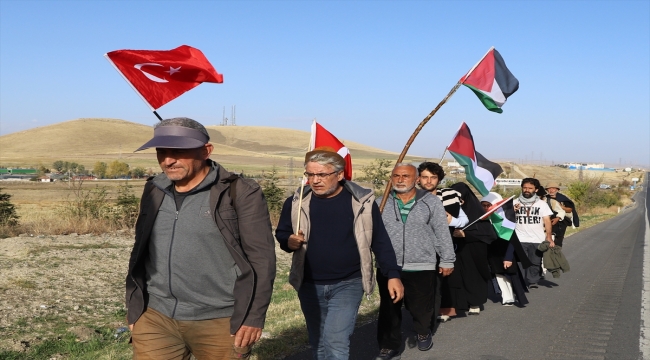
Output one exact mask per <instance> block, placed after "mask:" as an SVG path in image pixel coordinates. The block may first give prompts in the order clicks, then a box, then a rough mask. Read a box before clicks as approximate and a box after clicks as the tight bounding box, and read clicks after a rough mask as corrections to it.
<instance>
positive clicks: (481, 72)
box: [460, 47, 519, 114]
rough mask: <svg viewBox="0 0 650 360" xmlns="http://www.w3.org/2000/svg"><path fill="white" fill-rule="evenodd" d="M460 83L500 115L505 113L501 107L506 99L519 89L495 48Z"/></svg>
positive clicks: (517, 82) (515, 79) (517, 83)
mask: <svg viewBox="0 0 650 360" xmlns="http://www.w3.org/2000/svg"><path fill="white" fill-rule="evenodd" d="M460 83H461V84H463V85H465V86H467V87H468V88H470V89H471V90H472V91H473V92H474V94H476V96H478V98H479V100H481V102H482V103H483V105H485V107H486V108H487V109H488V110H490V111H494V112H496V113H499V114H500V113H502V112H503V110H501V107H502V106H503V104H505V103H506V99H508V97H510V95H512V94H514V93H515V91H517V89H519V80H517V78H515V77H514V76H513V75H512V73H511V72H510V70H508V68H507V67H506V63H505V62H504V61H503V58H502V57H501V55H500V54H499V52H498V51H497V50H496V49H495V48H494V47H491V48H490V50H489V51H488V52H487V54H485V56H483V58H482V59H481V60H480V61H479V62H478V63H477V64H476V65H474V67H473V68H472V69H471V70H470V71H469V72H468V73H467V74H466V75H465V76H463V77H462V78H461V79H460Z"/></svg>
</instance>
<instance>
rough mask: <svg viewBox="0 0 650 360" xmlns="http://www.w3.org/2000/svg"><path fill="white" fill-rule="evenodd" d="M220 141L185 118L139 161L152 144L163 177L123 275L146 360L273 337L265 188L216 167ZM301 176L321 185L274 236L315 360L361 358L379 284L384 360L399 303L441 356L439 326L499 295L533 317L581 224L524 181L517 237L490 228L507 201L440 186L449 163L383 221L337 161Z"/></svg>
mask: <svg viewBox="0 0 650 360" xmlns="http://www.w3.org/2000/svg"><path fill="white" fill-rule="evenodd" d="M209 140H210V137H209V134H208V132H207V130H206V129H205V127H203V125H201V124H200V123H198V122H196V121H194V120H191V119H188V118H174V119H168V120H164V121H161V122H160V123H159V124H158V125H157V126H156V127H155V128H154V136H153V138H152V139H151V140H150V141H149V142H147V143H146V144H144V145H143V146H142V147H140V148H139V149H138V150H143V149H147V148H155V149H156V154H157V158H158V162H159V164H160V166H161V169H162V171H163V172H162V173H161V174H160V175H158V176H155V177H153V178H151V179H149V180H148V181H147V184H146V186H145V188H144V192H143V194H142V200H141V205H140V212H139V217H138V220H137V223H136V238H135V244H134V247H133V251H132V253H131V258H130V261H129V269H128V274H127V277H126V306H127V320H128V323H129V326H130V328H131V336H132V345H133V357H134V359H138V360H142V359H189V358H190V356H191V355H193V356H194V357H196V358H197V359H199V360H202V359H239V358H246V357H248V356H249V355H250V352H251V346H252V345H253V344H254V343H255V342H257V341H258V340H259V339H260V337H261V334H262V328H263V327H264V322H265V317H266V311H267V308H268V306H269V303H270V301H271V295H272V289H273V281H274V278H275V271H276V264H275V246H274V236H273V233H272V227H271V222H270V217H269V213H268V208H267V204H266V201H265V199H264V196H263V194H262V191H261V189H260V187H259V185H258V184H257V183H256V182H254V181H252V180H250V179H243V178H240V177H238V176H236V175H235V174H232V173H230V172H228V171H226V170H225V169H224V168H223V167H222V166H221V165H219V164H218V163H217V162H215V161H212V160H211V159H210V155H211V153H212V150H213V145H212V144H210V142H209ZM304 165H305V172H304V175H305V177H306V179H307V180H308V182H309V184H308V185H306V186H304V187H301V188H299V189H298V190H297V191H296V192H295V193H294V194H293V195H291V196H290V197H289V198H287V200H286V201H285V203H284V205H283V208H282V213H281V215H280V219H279V222H278V224H277V227H276V231H275V239H276V240H277V242H278V243H279V245H280V248H281V249H282V250H284V251H286V252H290V253H292V256H293V258H292V265H291V272H290V275H289V282H290V284H291V285H292V286H293V287H294V288H295V289H296V291H297V294H298V298H299V300H300V307H301V310H302V313H303V314H304V318H305V322H306V325H307V331H308V337H309V344H310V347H311V351H312V354H313V358H314V359H319V360H320V359H328V360H329V359H348V358H349V347H350V336H351V335H352V333H353V331H354V326H355V321H356V316H357V313H358V310H359V305H360V304H361V301H362V299H363V295H364V294H368V295H369V294H370V293H372V292H373V290H374V289H375V288H378V290H379V295H380V305H379V315H378V321H377V341H378V345H379V348H378V349H376V350H374V351H377V357H376V358H377V359H379V360H382V359H399V358H400V353H399V349H400V348H401V343H402V324H401V322H402V306H404V307H405V308H406V310H407V311H408V312H409V313H410V314H411V316H412V317H413V327H414V329H413V330H414V332H415V333H416V335H415V336H414V337H410V338H408V340H407V345H408V346H409V347H412V348H415V347H417V348H418V349H419V350H421V351H428V350H430V349H432V347H433V335H434V334H435V332H436V331H437V330H438V325H439V324H441V323H444V322H445V321H447V320H449V319H450V318H453V317H455V316H458V315H464V314H469V315H478V314H480V312H481V310H482V307H483V304H485V303H486V302H487V299H488V289H489V286H492V287H493V288H494V289H495V293H497V294H501V298H502V303H503V305H504V306H512V305H518V306H520V307H521V306H524V305H525V304H526V303H527V302H528V300H527V299H526V295H525V294H526V292H527V291H529V289H531V288H535V287H537V283H538V282H539V281H540V279H541V278H542V277H543V276H544V275H543V274H544V273H543V268H542V257H543V258H544V264H550V263H553V264H559V265H557V266H555V265H554V267H553V276H559V273H556V272H555V270H557V271H559V270H558V269H563V270H565V271H566V270H568V264H566V260H564V258H563V255H562V254H561V245H562V240H563V238H564V231H565V230H566V227H567V226H571V223H572V221H574V222H575V221H577V214H576V212H575V206H574V204H573V203H572V202H571V201H570V200H569V199H568V198H566V197H565V196H564V195H562V194H561V193H559V192H558V190H559V186H558V185H557V184H555V183H550V184H546V186H545V187H543V186H541V184H540V183H539V181H537V180H536V179H532V178H527V179H524V180H523V182H522V184H521V190H522V191H521V195H520V196H519V197H518V198H516V199H514V206H513V207H514V210H515V212H516V221H515V223H516V227H515V231H514V233H512V235H511V236H509V239H504V238H500V237H499V235H497V232H496V231H495V228H494V226H493V225H492V224H491V223H490V220H488V219H486V220H478V219H480V218H481V217H482V216H483V215H484V214H485V213H486V210H487V209H489V208H490V207H491V206H492V205H493V204H496V203H498V202H500V201H501V200H502V198H501V196H500V195H499V194H497V193H490V194H488V195H487V196H485V197H482V198H481V199H479V198H477V197H476V195H474V193H473V192H472V191H471V189H470V188H469V187H468V186H467V185H466V184H465V183H457V184H453V185H451V186H450V187H449V188H440V187H439V186H438V185H439V184H440V183H441V182H442V181H443V179H444V176H445V173H444V171H443V169H442V167H441V166H439V165H438V164H436V163H432V162H425V163H422V164H420V165H419V167H415V166H414V165H412V164H406V163H402V164H397V165H396V166H395V167H394V169H393V170H392V173H391V183H392V191H391V192H390V194H389V195H388V198H387V199H385V204H386V205H385V208H384V209H383V212H380V210H379V204H380V203H381V201H382V199H381V198H375V195H374V192H373V191H372V190H370V189H366V188H363V187H361V186H359V185H357V184H356V183H354V182H352V181H347V180H345V179H344V168H345V160H344V159H343V158H342V157H341V156H340V155H339V154H338V153H337V152H336V151H334V149H331V148H327V147H321V148H316V149H314V150H312V151H310V152H308V153H307V154H306V155H305V163H304ZM477 220H478V221H477ZM546 267H547V268H549V266H546ZM549 270H551V269H550V268H549ZM493 280H494V281H493Z"/></svg>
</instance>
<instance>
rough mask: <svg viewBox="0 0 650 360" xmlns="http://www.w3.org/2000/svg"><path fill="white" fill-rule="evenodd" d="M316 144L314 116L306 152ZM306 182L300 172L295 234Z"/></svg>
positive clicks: (298, 224) (297, 228)
mask: <svg viewBox="0 0 650 360" xmlns="http://www.w3.org/2000/svg"><path fill="white" fill-rule="evenodd" d="M315 144H316V118H314V120H313V121H312V123H311V136H310V137H309V145H308V146H307V152H310V151H312V150H313V149H312V147H313V146H314V145H315ZM306 182H307V176H305V174H304V172H303V174H302V180H301V181H300V199H298V220H296V235H298V231H300V214H302V210H301V209H302V194H303V192H304V191H305V183H306Z"/></svg>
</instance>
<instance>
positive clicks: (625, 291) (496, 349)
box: [288, 188, 650, 360]
mask: <svg viewBox="0 0 650 360" xmlns="http://www.w3.org/2000/svg"><path fill="white" fill-rule="evenodd" d="M646 189H647V188H646ZM635 199H636V205H635V206H633V207H632V208H629V209H626V210H625V211H624V213H623V214H621V215H619V216H617V217H615V218H613V219H611V220H608V221H606V222H603V223H601V224H598V225H596V226H593V227H591V228H589V229H586V230H584V231H581V232H579V233H577V234H575V235H573V236H570V237H569V238H567V239H566V240H565V241H564V248H563V251H564V253H565V256H566V257H567V259H568V260H569V262H570V265H571V271H570V272H568V273H566V274H563V275H562V276H561V278H559V279H553V278H550V279H549V280H547V281H543V282H540V285H542V286H540V288H538V289H532V290H531V293H530V294H529V295H528V299H529V300H530V304H528V305H527V306H526V307H525V308H517V307H503V306H501V304H500V302H498V299H494V300H488V303H487V304H486V305H485V310H484V311H483V312H481V315H479V316H472V317H464V318H456V319H453V320H451V321H449V322H447V323H445V324H442V325H441V326H440V328H439V330H438V332H437V334H436V336H435V337H434V347H433V349H432V350H430V351H427V352H421V351H418V350H417V348H416V349H408V348H406V349H405V350H404V352H403V354H402V359H405V360H411V359H432V360H433V359H441V360H442V359H445V360H453V359H463V360H470V359H477V360H506V359H508V360H510V359H511V360H515V359H516V360H519V359H616V360H627V359H630V360H637V359H642V358H643V355H642V354H641V350H640V334H641V327H642V324H643V323H642V321H641V303H642V287H643V270H644V268H643V254H644V238H645V237H646V236H647V235H646V226H647V225H646V224H647V223H646V221H647V220H646V218H647V216H648V210H647V201H646V200H647V192H646V190H643V191H642V192H639V193H638V194H637V195H636V197H635ZM647 270H648V269H646V271H647ZM549 277H550V276H547V278H549ZM648 294H650V293H648ZM646 297H647V298H650V295H646ZM647 301H650V300H647ZM648 311H649V312H650V308H649V309H648ZM404 318H405V319H406V320H407V321H405V323H404V326H403V333H404V334H405V335H412V334H413V333H412V332H411V331H410V329H412V326H411V324H410V318H409V316H408V315H405V316H404ZM648 326H650V321H649V322H648ZM375 331H376V324H375V323H371V324H367V325H365V326H362V327H359V328H357V329H356V330H355V333H354V335H353V336H352V344H351V356H350V359H352V360H357V359H358V360H370V359H374V357H375V356H376V354H377V350H378V349H377V341H376V340H375ZM648 333H650V331H647V330H646V334H648ZM645 343H646V341H645V340H644V341H642V345H644V344H645ZM645 356H646V358H648V359H650V353H648V352H646V353H645ZM310 358H311V357H310V353H309V351H304V352H302V353H300V354H297V355H294V356H292V357H289V358H288V359H290V360H303V359H305V360H306V359H310Z"/></svg>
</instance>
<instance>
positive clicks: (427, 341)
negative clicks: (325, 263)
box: [418, 333, 433, 351]
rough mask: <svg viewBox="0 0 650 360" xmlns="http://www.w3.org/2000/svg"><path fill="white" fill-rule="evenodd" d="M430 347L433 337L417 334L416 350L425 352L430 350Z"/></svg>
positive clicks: (429, 334)
mask: <svg viewBox="0 0 650 360" xmlns="http://www.w3.org/2000/svg"><path fill="white" fill-rule="evenodd" d="M432 346H433V336H431V333H428V334H426V335H420V334H418V350H420V351H427V350H429V349H431V347H432Z"/></svg>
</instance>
